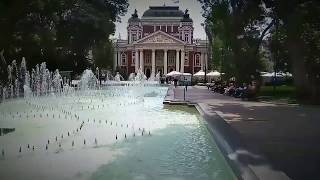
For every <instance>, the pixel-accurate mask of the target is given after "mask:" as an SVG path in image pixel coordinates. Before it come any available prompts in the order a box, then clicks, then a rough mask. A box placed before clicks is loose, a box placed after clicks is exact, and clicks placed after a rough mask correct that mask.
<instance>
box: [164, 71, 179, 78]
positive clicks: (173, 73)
mask: <svg viewBox="0 0 320 180" xmlns="http://www.w3.org/2000/svg"><path fill="white" fill-rule="evenodd" d="M181 75H182V73H181V72H178V71H171V72H169V73H168V74H167V75H166V76H168V77H178V76H181Z"/></svg>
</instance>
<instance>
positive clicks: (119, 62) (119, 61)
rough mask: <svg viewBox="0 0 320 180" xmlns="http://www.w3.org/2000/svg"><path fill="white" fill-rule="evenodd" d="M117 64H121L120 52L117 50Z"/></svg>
mask: <svg viewBox="0 0 320 180" xmlns="http://www.w3.org/2000/svg"><path fill="white" fill-rule="evenodd" d="M117 66H121V52H120V51H118V59H117Z"/></svg>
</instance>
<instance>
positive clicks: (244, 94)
mask: <svg viewBox="0 0 320 180" xmlns="http://www.w3.org/2000/svg"><path fill="white" fill-rule="evenodd" d="M208 88H211V90H212V91H213V92H216V93H220V94H224V95H227V96H232V97H236V98H242V99H246V98H247V99H252V98H255V96H256V94H257V92H258V86H257V82H256V81H252V82H250V83H249V84H247V83H242V84H241V85H237V83H236V82H235V81H230V82H229V83H227V82H220V81H218V82H214V83H212V84H211V85H209V86H208Z"/></svg>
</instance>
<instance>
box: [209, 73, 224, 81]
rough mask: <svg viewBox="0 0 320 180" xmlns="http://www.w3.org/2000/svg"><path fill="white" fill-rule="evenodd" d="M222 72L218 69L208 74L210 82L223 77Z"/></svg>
mask: <svg viewBox="0 0 320 180" xmlns="http://www.w3.org/2000/svg"><path fill="white" fill-rule="evenodd" d="M221 75H222V74H221V73H220V72H218V71H211V72H209V73H208V74H207V77H208V80H209V82H211V81H212V80H215V81H216V80H218V79H219V78H220V77H221Z"/></svg>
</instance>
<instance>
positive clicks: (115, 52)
mask: <svg viewBox="0 0 320 180" xmlns="http://www.w3.org/2000/svg"><path fill="white" fill-rule="evenodd" d="M117 58H118V56H117V51H114V57H113V70H114V71H115V70H116V68H117Z"/></svg>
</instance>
